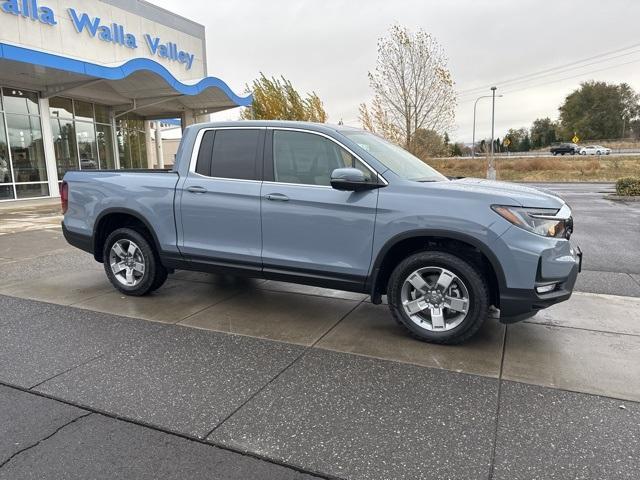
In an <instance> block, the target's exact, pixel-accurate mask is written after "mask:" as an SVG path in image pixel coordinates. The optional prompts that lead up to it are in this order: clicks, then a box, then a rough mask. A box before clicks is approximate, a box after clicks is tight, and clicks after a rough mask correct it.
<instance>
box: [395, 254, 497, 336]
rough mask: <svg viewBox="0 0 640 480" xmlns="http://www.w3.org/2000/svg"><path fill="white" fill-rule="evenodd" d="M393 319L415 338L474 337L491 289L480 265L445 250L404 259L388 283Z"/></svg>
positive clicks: (486, 307) (487, 310)
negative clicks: (488, 287) (479, 268)
mask: <svg viewBox="0 0 640 480" xmlns="http://www.w3.org/2000/svg"><path fill="white" fill-rule="evenodd" d="M387 298H388V301H389V308H390V309H391V313H392V315H393V317H394V318H395V320H396V321H397V322H398V324H400V325H401V326H402V327H403V328H404V329H405V330H406V331H407V332H408V333H409V335H411V336H412V337H414V338H417V339H419V340H422V341H425V342H431V343H442V344H457V343H461V342H463V341H465V340H467V339H468V338H470V337H472V336H473V335H474V334H475V333H476V332H477V331H478V330H479V329H480V327H481V326H482V324H483V323H484V321H485V320H486V319H487V317H488V315H489V292H488V289H487V285H486V283H485V281H484V280H483V277H482V275H481V274H480V273H479V272H478V270H477V268H476V267H475V266H474V265H472V264H471V263H469V262H468V261H467V260H464V259H462V258H460V257H457V256H455V255H453V254H451V253H447V252H441V251H425V252H421V253H416V254H414V255H411V256H410V257H408V258H406V259H405V260H403V261H402V262H401V263H400V264H399V265H398V266H397V267H396V268H395V270H394V271H393V273H392V274H391V278H390V279H389V284H388V286H387Z"/></svg>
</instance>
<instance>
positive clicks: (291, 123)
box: [199, 120, 361, 132]
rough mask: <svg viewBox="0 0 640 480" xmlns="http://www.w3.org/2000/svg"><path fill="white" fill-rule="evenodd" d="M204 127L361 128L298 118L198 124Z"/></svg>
mask: <svg viewBox="0 0 640 480" xmlns="http://www.w3.org/2000/svg"><path fill="white" fill-rule="evenodd" d="M199 125H200V126H206V127H218V128H219V127H238V126H242V127H263V128H264V127H281V128H300V129H306V130H318V131H326V130H333V131H337V132H340V131H359V130H361V129H359V128H356V127H349V126H346V125H335V124H332V123H317V122H304V121H298V120H235V121H224V122H209V123H204V124H202V123H201V124H199Z"/></svg>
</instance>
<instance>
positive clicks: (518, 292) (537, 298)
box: [500, 246, 582, 323]
mask: <svg viewBox="0 0 640 480" xmlns="http://www.w3.org/2000/svg"><path fill="white" fill-rule="evenodd" d="M572 254H573V257H574V259H575V262H574V264H573V266H572V267H571V269H570V271H569V274H568V275H567V276H566V277H564V278H559V279H553V280H552V282H554V283H556V288H555V289H554V290H553V291H551V292H549V293H538V292H537V291H536V290H535V288H534V289H517V288H505V289H504V290H502V291H501V292H500V322H502V323H515V322H520V321H522V320H526V319H527V318H530V317H532V316H534V315H535V314H536V313H538V311H540V310H542V309H544V308H547V307H550V306H551V305H554V304H556V303H560V302H564V301H565V300H568V299H569V297H571V293H572V292H573V287H574V286H575V283H576V279H577V278H578V273H580V271H581V270H582V251H581V250H580V247H578V246H574V247H572ZM542 261H543V259H542V258H541V259H540V263H539V267H538V276H539V275H540V271H541V267H540V265H541V263H542ZM549 283H550V281H549V280H545V279H542V278H538V279H537V281H536V286H540V285H546V284H549Z"/></svg>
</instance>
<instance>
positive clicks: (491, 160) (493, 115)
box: [487, 87, 496, 180]
mask: <svg viewBox="0 0 640 480" xmlns="http://www.w3.org/2000/svg"><path fill="white" fill-rule="evenodd" d="M491 97H492V103H491V155H490V156H489V168H487V178H488V179H489V180H495V179H496V167H495V159H494V153H495V152H494V149H495V145H494V144H493V143H494V140H493V133H494V127H495V119H496V87H491Z"/></svg>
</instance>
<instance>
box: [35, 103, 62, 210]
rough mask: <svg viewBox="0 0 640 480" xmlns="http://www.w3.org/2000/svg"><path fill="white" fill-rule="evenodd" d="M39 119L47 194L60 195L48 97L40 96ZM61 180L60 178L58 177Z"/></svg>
mask: <svg viewBox="0 0 640 480" xmlns="http://www.w3.org/2000/svg"><path fill="white" fill-rule="evenodd" d="M38 106H39V107H40V121H41V125H42V144H43V146H44V162H45V166H46V170H47V183H48V184H49V196H50V197H58V196H60V190H59V188H58V169H57V165H56V151H55V148H54V146H53V142H54V140H55V139H54V138H53V131H52V130H51V117H49V99H48V98H44V97H40V98H39V99H38ZM60 180H62V179H60Z"/></svg>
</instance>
